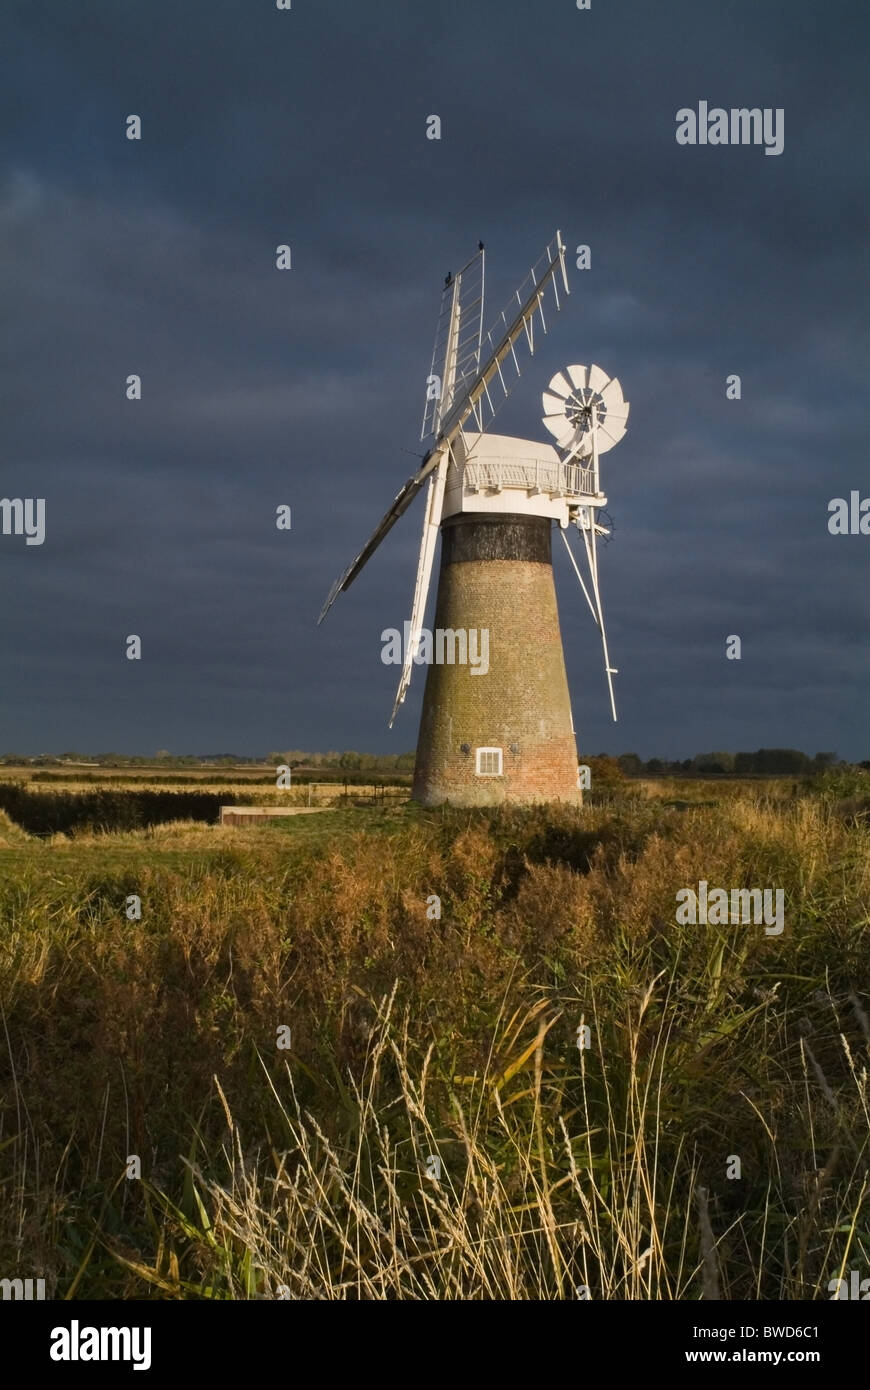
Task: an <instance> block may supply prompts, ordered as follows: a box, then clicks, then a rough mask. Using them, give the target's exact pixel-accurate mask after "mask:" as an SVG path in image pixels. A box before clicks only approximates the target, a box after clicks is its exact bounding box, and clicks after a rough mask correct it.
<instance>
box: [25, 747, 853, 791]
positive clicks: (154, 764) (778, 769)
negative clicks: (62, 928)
mask: <svg viewBox="0 0 870 1390" xmlns="http://www.w3.org/2000/svg"><path fill="white" fill-rule="evenodd" d="M599 757H600V758H608V759H609V760H610V761H611V762H612V763H615V764H617V765H618V766H619V768H620V770H621V771H622V772H623V773H624V774H625V775H626V776H628V777H661V776H685V775H686V774H687V773H688V774H690V775H691V774H692V773H697V774H699V775H706V774H715V773H722V774H726V775H727V774H729V773H730V774H731V775H734V776H749V775H752V774H753V773H755V774H757V775H760V776H780V775H784V774H798V775H804V776H806V775H807V774H812V773H813V772H824V771H825V770H826V769H828V768H831V767H836V766H846V765H847V764H844V763H842V762H841V760H839V759H838V758H837V754H836V753H815V754H813V755H812V756H810V754H809V753H802V752H801V751H800V750H799V749H797V748H759V749H757V750H756V751H755V752H754V753H743V752H740V753H730V752H714V753H696V754H695V756H694V757H693V758H685V759H683V760H682V761H681V760H680V759H673V760H672V759H668V758H649V759H647V760H646V761H644V760H643V758H640V757H639V756H638V754H637V753H621V754H620V755H619V756H618V757H617V758H612V757H611V756H610V755H608V754H604V753H602V754H599ZM586 760H587V761H588V758H587V759H586ZM580 761H581V762H583V761H584V757H583V755H581V756H580ZM4 764H6V765H9V766H16V767H21V766H22V765H25V764H26V765H29V766H30V767H35V768H40V769H42V768H46V769H52V768H63V769H65V770H64V771H63V772H60V771H59V772H47V773H46V774H45V776H46V779H48V778H51V780H52V781H61V780H62V779H69V780H71V781H77V782H88V781H91V780H93V781H95V782H101V781H104V780H105V771H106V770H107V769H109V768H117V769H123V768H129V769H146V768H147V769H155V771H156V772H157V775H156V776H155V778H154V780H155V781H156V780H158V779H159V780H160V781H165V782H167V783H171V782H175V783H178V784H180V783H183V782H185V781H186V780H187V779H185V778H184V777H178V778H171V777H168V776H161V775H160V774H161V773H164V772H172V771H178V772H182V771H184V770H187V769H189V770H190V771H200V772H209V771H215V772H221V773H223V774H226V773H228V772H230V771H233V770H234V771H236V772H242V771H244V770H245V769H250V773H251V774H254V773H256V772H257V771H261V772H262V775H263V778H264V779H268V778H270V777H271V775H272V774H271V772H270V769H271V768H274V767H277V766H278V765H279V764H286V765H287V766H288V767H290V768H292V770H293V773H294V775H295V780H298V781H299V782H307V781H309V780H311V781H323V782H331V781H335V782H344V781H347V782H348V784H349V785H355V786H359V785H361V784H362V783H364V782H368V783H376V782H378V781H379V780H381V779H384V780H390V779H395V780H397V781H402V782H403V781H405V780H406V779H407V778H409V777H410V775H411V774H412V773H413V771H414V753H413V752H411V753H357V752H354V751H352V750H351V751H347V752H344V753H338V752H330V753H309V752H305V751H303V750H302V749H298V748H288V749H285V750H284V752H276V753H270V754H269V755H268V756H267V757H266V758H245V757H240V756H238V755H237V754H235V753H215V754H210V755H207V756H206V755H204V756H201V757H195V756H193V755H192V754H183V755H178V756H176V755H174V754H171V753H168V752H166V751H165V750H162V751H160V752H158V753H157V754H156V755H155V756H154V757H153V758H145V757H129V756H125V755H123V754H121V753H90V754H89V753H60V754H57V755H49V754H43V755H41V756H39V757H35V758H33V757H27V756H23V755H21V754H13V753H6V754H3V755H2V756H0V766H2V765H4ZM858 766H860V767H864V768H870V760H868V761H866V762H862V763H859V764H858ZM220 780H221V781H222V782H225V783H230V784H232V783H235V782H238V783H239V784H240V785H244V784H245V783H248V784H249V783H250V781H251V777H250V775H249V776H247V777H244V776H242V777H232V776H228V775H222V776H221V779H220Z"/></svg>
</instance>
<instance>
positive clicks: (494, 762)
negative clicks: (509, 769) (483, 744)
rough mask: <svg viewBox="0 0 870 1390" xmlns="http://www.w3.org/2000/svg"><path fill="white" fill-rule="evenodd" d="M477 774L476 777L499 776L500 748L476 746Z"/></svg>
mask: <svg viewBox="0 0 870 1390" xmlns="http://www.w3.org/2000/svg"><path fill="white" fill-rule="evenodd" d="M477 775H478V777H501V775H502V774H501V749H500V748H478V750H477Z"/></svg>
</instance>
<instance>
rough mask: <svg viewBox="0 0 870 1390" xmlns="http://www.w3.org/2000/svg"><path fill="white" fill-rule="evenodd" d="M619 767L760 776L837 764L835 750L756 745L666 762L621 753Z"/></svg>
mask: <svg viewBox="0 0 870 1390" xmlns="http://www.w3.org/2000/svg"><path fill="white" fill-rule="evenodd" d="M616 762H617V763H618V765H619V767H620V769H621V770H622V771H623V772H624V773H625V774H626V776H628V777H660V776H673V775H681V776H685V775H686V773H689V774H691V773H698V774H700V775H707V774H709V773H717V772H719V773H725V774H727V773H731V774H732V775H733V776H736V777H745V776H749V775H751V774H752V773H756V774H758V775H761V776H766V777H771V776H781V775H786V774H789V773H791V774H803V775H804V776H807V775H808V774H810V773H813V772H825V771H826V770H827V769H828V768H831V767H836V766H837V764H838V760H837V755H836V753H816V754H815V755H814V756H813V757H810V756H809V754H808V753H801V752H800V750H799V749H797V748H759V749H757V750H756V752H754V753H725V752H719V753H696V754H695V756H694V758H686V759H685V760H684V761H682V762H680V761H674V762H669V761H668V760H667V759H664V758H650V759H648V761H647V762H644V761H643V759H642V758H639V757H638V755H637V754H636V753H623V754H621V755H620V757H618V758H617V759H616ZM859 766H860V767H870V762H866V763H860V764H859Z"/></svg>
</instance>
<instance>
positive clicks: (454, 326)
mask: <svg viewBox="0 0 870 1390" xmlns="http://www.w3.org/2000/svg"><path fill="white" fill-rule="evenodd" d="M484 255H485V252H484V249H483V247H482V246H481V248H480V250H479V251H478V252H477V254H476V255H474V256H472V258H471V260H470V261H469V262H468V264H467V265H464V266H463V267H462V269H461V270H460V271H459V273H458V275H456V276H454V277H453V278H452V279H451V278H450V277H448V281H447V284H446V285H445V286H444V289H443V291H442V293H441V309H440V312H439V314H438V325H437V327H436V329H435V346H434V348H433V349H432V365H431V367H430V369H429V376H428V378H427V380H426V404H425V407H424V409H423V428H422V430H421V432H420V438H421V439H426V438H427V437H428V436H430V435H433V434H434V435H437V434H438V432H439V430H440V427H441V421H442V419H443V417H444V414H445V413H446V411H448V410H449V409H450V406H451V404H452V402H453V399H454V396H455V394H456V392H457V391H460V390H462V389H463V388H464V387H466V386H469V385H471V384H472V382H473V381H474V378H475V377H476V376H477V372H478V369H479V367H480V345H481V342H482V340H483V286H484Z"/></svg>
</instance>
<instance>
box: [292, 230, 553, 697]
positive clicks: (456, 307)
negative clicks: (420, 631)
mask: <svg viewBox="0 0 870 1390" xmlns="http://www.w3.org/2000/svg"><path fill="white" fill-rule="evenodd" d="M478 265H479V270H480V285H479V302H478V296H477V294H476V289H475V286H476V276H477V267H478ZM559 272H561V280H562V285H563V287H564V290H565V293H566V294H568V293H569V290H568V276H567V272H566V269H565V245H564V243H563V241H562V234H561V232H557V233H556V235H555V237H554V238H553V240H552V241H551V242H550V244H549V246H548V247H547V249H546V251H545V252H544V254H543V256H542V257H541V258H540V260H539V261H538V262H537V263H536V264H535V265H534V266H533V267H532V269H531V270H530V271H529V274H528V275H527V276H526V279H525V280H524V281H523V283H522V284H521V285H520V287H519V289H518V290H517V291H516V294H515V295H514V298H513V299H512V300H511V301H510V303H509V304H508V305H507V307H506V308H505V309H504V310H503V311H502V313H501V314H500V315H499V317H498V318H497V319H496V321H495V323H494V324H493V326H492V328H491V329H490V331H489V333H488V334H487V335H486V337H485V338H484V339H482V340H481V338H480V315H481V314H482V312H483V252H482V251H480V252H479V253H478V255H477V256H474V257H472V259H471V261H469V262H468V264H467V265H466V266H464V267H463V269H462V270H461V271H460V273H459V275H458V276H457V277H456V280H455V281H453V282H451V283H450V284H448V285H445V287H444V293H443V295H442V304H441V315H440V316H439V327H438V331H437V332H436V335H435V352H434V353H433V357H432V371H431V372H430V385H429V389H432V387H433V383H432V381H431V378H434V377H437V378H438V379H439V381H440V388H441V389H440V392H437V391H436V394H435V395H433V398H432V400H431V401H430V400H429V399H428V395H429V390H427V402H426V405H427V408H428V407H429V406H430V405H431V407H432V410H431V414H428V413H424V419H423V430H424V437H425V431H426V430H427V428H429V429H430V432H431V431H434V432H435V435H436V437H435V442H434V444H433V445H432V447H431V448H430V449H429V451H428V453H427V454H426V456H425V458H424V459H423V462H422V464H421V465H420V468H419V469H418V471H417V472H416V473H415V474H414V476H413V477H412V478H409V479H408V481H407V482H406V483H405V485H404V487H403V488H402V489H401V491H400V492H398V493H397V494H396V497H395V499H394V501H393V504H392V506H391V507H390V509H389V511H388V512H386V513H385V515H384V516H383V517H382V519H381V521H380V522H379V524H378V526H377V527H376V528H375V530H374V532H373V533H372V535H371V537H370V538H369V540H368V541H367V542H366V545H365V546H364V548H363V549H362V550H361V551H360V553H359V555H358V556H357V557H356V559H355V560H353V561H352V563H351V564H350V565H349V566H348V567H347V569H346V570H345V571H344V573H343V574H341V575H339V577H338V579H337V580H336V581H335V583H334V584H333V586H332V588H331V589H330V591H329V595H328V597H327V600H326V602H325V604H324V605H323V608H322V610H321V613H320V617H319V618H318V619H317V621H318V623H322V622H323V619H324V618H325V617H326V615H327V613H328V612H329V610H330V608H331V607H332V605H333V603H334V602H335V600H336V599H337V598H338V595H339V594H340V593H342V592H343V591H344V590H345V589H347V588H349V586H350V585H351V584H352V583H353V581H354V579H356V577H357V575H358V574H359V572H360V570H361V569H362V568H363V566H364V565H365V563H366V561H367V560H368V559H369V558H370V557H371V555H372V554H373V553H374V551H375V550H376V549H377V547H378V546H379V545H380V543H381V541H382V540H383V539H384V536H386V535H387V533H388V532H389V531H390V530H392V528H393V526H395V524H396V522H397V521H398V520H399V517H400V516H402V514H403V513H404V512H406V511H407V509H408V507H409V506H410V505H411V503H412V502H413V500H414V498H415V497H416V495H417V493H418V492H419V491H420V488H421V487H422V486H423V483H424V482H425V481H426V479H427V478H428V477H429V476H430V474H432V473H434V471H435V469H436V468H438V466H439V465H440V464H441V462H442V460H444V459H445V457H446V456H447V454H448V452H449V449H450V445H451V444H452V443H453V441H454V440H455V439H456V438H457V436H458V435H459V434H460V432H461V430H462V426H463V425H464V424H465V422H466V421H467V420H468V418H469V416H473V417H474V422H475V424H476V426H477V429H478V431H479V432H480V433H481V434H482V433H483V432H484V430H486V429H487V428H488V426H489V425H490V424H491V422H492V419H493V417H494V415H495V412H496V410H497V409H498V407H499V406H500V405H501V404H502V402H503V401H505V400H506V399H507V396H508V395H509V393H510V391H511V389H512V387H513V386H514V384H515V383H516V381H517V380H518V379H519V377H520V375H521V372H522V363H523V360H524V355H525V352H526V351H528V354H529V356H533V355H534V351H535V333H536V332H540V333H546V332H547V322H546V317H545V307H547V306H548V305H549V306H550V307H552V309H553V310H554V311H555V312H558V311H559V309H561V307H562V305H561V301H560V299H559V285H558V279H559ZM463 306H464V308H463ZM463 315H464V317H463ZM442 321H443V323H442ZM475 323H476V324H477V329H476V332H477V346H476V347H475V346H474V333H473V331H472V328H473V325H474V324H475ZM442 359H443V360H442ZM481 359H482V360H483V366H481V365H480V362H481ZM437 364H440V365H441V367H442V371H441V373H436V371H435V366H436V365H437ZM442 397H443V399H442ZM439 520H440V518H439ZM424 534H425V530H424ZM427 588H428V582H427ZM423 606H424V608H425V595H424V596H423ZM405 688H407V683H405ZM401 690H402V686H401V684H400V691H401ZM402 698H404V695H403V694H402Z"/></svg>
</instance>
